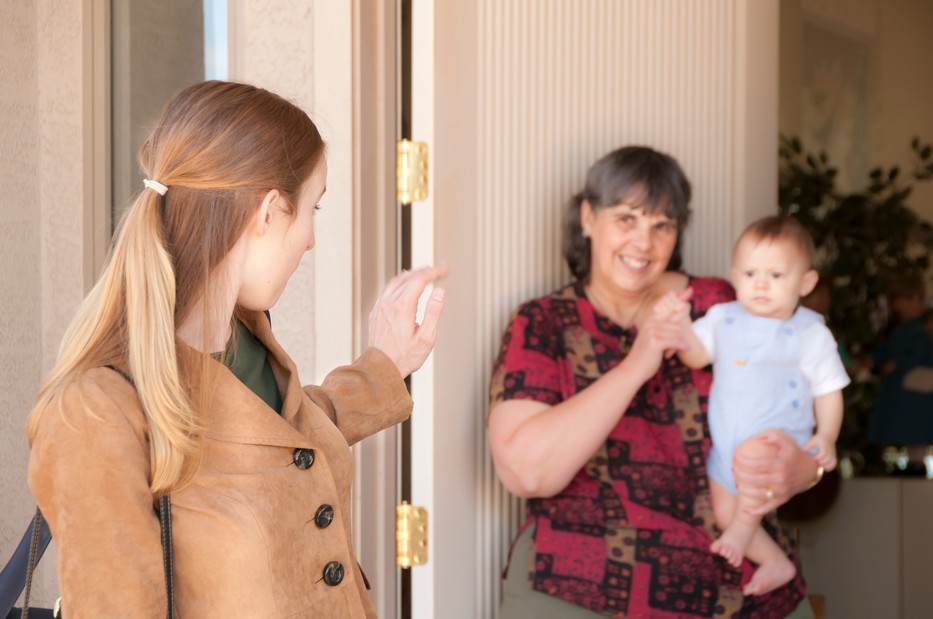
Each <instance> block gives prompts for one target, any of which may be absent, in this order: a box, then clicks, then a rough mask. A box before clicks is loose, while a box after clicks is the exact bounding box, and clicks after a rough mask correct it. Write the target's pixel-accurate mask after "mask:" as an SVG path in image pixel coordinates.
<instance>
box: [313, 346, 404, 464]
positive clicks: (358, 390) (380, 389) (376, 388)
mask: <svg viewBox="0 0 933 619" xmlns="http://www.w3.org/2000/svg"><path fill="white" fill-rule="evenodd" d="M304 390H305V393H306V394H307V395H308V397H309V398H310V399H311V401H312V402H314V403H315V404H316V405H317V406H319V407H320V408H321V410H323V411H324V412H325V413H326V414H327V416H328V417H330V419H331V421H333V422H334V425H336V426H337V428H338V429H339V430H340V432H341V433H342V434H343V435H344V438H346V440H347V443H349V444H350V445H353V444H354V443H356V442H358V441H360V440H362V439H364V438H366V437H367V436H370V435H372V434H375V433H376V432H379V431H380V430H384V429H385V428H388V427H390V426H393V425H395V424H397V423H399V422H401V421H404V420H405V419H407V418H408V416H409V415H410V414H411V409H412V406H413V402H412V400H411V396H410V395H409V393H408V389H407V387H406V386H405V381H403V380H402V378H401V376H399V372H398V369H397V368H396V367H395V365H394V364H393V363H392V361H391V360H390V359H389V358H388V357H387V356H386V355H385V353H383V352H382V351H381V350H379V349H378V348H372V347H370V348H367V349H366V350H364V351H363V354H362V355H360V357H359V359H357V360H356V361H354V362H353V363H351V364H350V365H345V366H342V367H339V368H337V369H335V370H334V371H333V372H331V373H330V374H328V375H327V377H326V378H325V379H324V382H323V383H321V386H320V387H316V386H307V387H305V388H304Z"/></svg>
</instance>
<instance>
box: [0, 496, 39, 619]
mask: <svg viewBox="0 0 933 619" xmlns="http://www.w3.org/2000/svg"><path fill="white" fill-rule="evenodd" d="M51 539H52V533H51V532H50V531H49V525H48V523H47V522H46V521H45V518H43V517H42V512H40V511H39V509H38V508H36V515H35V516H34V517H33V519H32V521H31V523H30V524H29V526H28V527H26V531H25V532H24V533H23V537H22V539H21V540H20V542H19V544H18V545H17V546H16V550H14V551H13V554H12V556H11V557H10V560H9V561H8V562H7V564H6V566H5V567H4V568H3V571H0V617H7V616H8V615H9V614H10V612H11V610H12V609H13V606H14V604H16V600H17V599H19V596H20V594H21V593H22V592H23V590H24V589H25V590H26V596H27V598H26V599H27V600H28V596H29V592H30V590H31V589H32V572H33V569H34V568H35V566H36V564H37V563H38V562H39V559H40V558H41V557H42V553H44V552H45V549H46V548H47V547H48V545H49V541H51ZM23 616H26V615H25V614H24V615H23Z"/></svg>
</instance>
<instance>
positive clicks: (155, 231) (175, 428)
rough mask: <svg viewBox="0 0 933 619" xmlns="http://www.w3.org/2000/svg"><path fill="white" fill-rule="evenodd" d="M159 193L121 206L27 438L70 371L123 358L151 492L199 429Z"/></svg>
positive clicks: (184, 455) (171, 483) (177, 466)
mask: <svg viewBox="0 0 933 619" xmlns="http://www.w3.org/2000/svg"><path fill="white" fill-rule="evenodd" d="M158 201H159V196H158V195H157V194H156V193H155V192H153V191H143V192H142V193H141V194H140V195H139V197H138V198H137V199H136V202H135V203H134V204H133V206H132V207H130V209H129V210H128V211H127V212H126V215H125V217H124V220H123V222H122V224H121V226H120V230H119V231H118V235H117V241H116V243H115V245H114V247H113V250H112V253H111V256H110V260H109V261H108V264H107V266H106V267H105V269H104V272H103V274H102V275H101V278H100V279H99V280H98V282H97V284H96V285H95V286H94V288H93V289H92V290H91V292H90V294H89V295H88V296H87V298H86V299H85V300H84V303H82V305H81V307H80V308H79V309H78V312H77V314H76V316H75V318H74V319H73V320H72V323H71V325H70V327H69V329H68V331H67V332H66V334H65V338H64V341H63V342H62V347H61V350H60V352H59V357H58V361H57V363H56V365H55V368H54V369H53V370H52V372H51V374H50V375H49V377H48V378H47V379H46V381H45V383H44V384H43V385H42V388H41V389H40V391H39V396H38V400H37V404H36V407H35V408H34V409H33V411H32V413H31V415H30V418H29V424H28V435H29V440H30V442H32V439H33V438H34V437H35V433H36V431H37V428H38V425H39V423H40V421H41V417H42V415H43V414H45V412H46V408H47V404H48V403H49V401H50V399H51V397H52V395H53V394H54V393H56V392H58V391H59V389H60V388H61V387H63V386H64V383H65V382H66V381H67V380H68V379H69V378H70V377H71V376H72V375H74V374H75V373H77V372H79V371H81V370H86V369H89V368H93V367H99V366H101V365H106V364H110V363H114V362H118V361H119V360H121V359H124V358H125V359H126V360H127V361H128V363H129V373H130V375H131V376H132V377H134V381H135V386H136V391H137V393H138V395H139V400H140V402H141V404H142V409H143V412H144V414H145V416H146V421H147V422H148V426H149V461H150V466H151V471H152V472H151V480H150V488H151V490H152V493H153V496H154V497H158V496H161V495H162V494H166V493H168V492H171V491H172V490H174V489H175V488H176V487H177V486H178V485H179V484H180V483H181V482H182V480H183V476H184V473H185V471H186V468H187V464H189V458H191V457H192V456H196V454H197V449H198V436H199V429H198V424H197V416H196V414H195V412H194V410H193V408H192V405H191V402H190V400H189V397H188V394H187V393H186V391H185V389H184V388H183V386H182V382H181V378H180V376H179V371H178V354H177V350H176V346H175V317H174V315H175V274H174V271H173V268H172V260H171V257H170V256H169V254H168V252H166V250H165V247H164V241H163V239H162V232H161V224H160V222H159V206H158ZM124 346H125V348H124Z"/></svg>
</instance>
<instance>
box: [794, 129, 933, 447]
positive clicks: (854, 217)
mask: <svg viewBox="0 0 933 619" xmlns="http://www.w3.org/2000/svg"><path fill="white" fill-rule="evenodd" d="M911 150H912V153H913V159H914V162H913V169H912V170H910V171H908V172H906V173H902V172H901V170H900V169H899V167H897V166H893V167H890V168H883V167H877V168H875V169H873V170H872V171H871V172H870V174H869V175H868V178H867V179H866V184H865V186H864V188H862V189H860V190H857V191H852V192H843V191H840V190H838V189H837V187H836V181H835V179H836V174H837V169H836V168H835V167H834V166H833V165H832V164H831V163H830V161H829V160H828V158H827V156H826V154H825V153H819V154H814V153H810V152H807V151H806V149H805V148H804V146H803V145H802V144H801V143H800V140H799V139H797V138H795V137H785V136H781V139H780V150H779V188H778V211H779V213H780V214H782V215H788V216H793V217H796V218H798V219H799V220H800V222H801V223H802V224H803V225H804V226H806V228H807V229H808V230H810V233H811V234H812V235H813V240H814V242H815V244H816V247H817V265H816V266H817V269H818V270H819V271H820V273H821V274H822V276H824V277H828V278H830V279H831V281H832V284H833V285H832V288H831V293H830V299H831V307H830V313H829V316H828V317H827V323H828V324H829V326H830V328H831V329H832V330H833V332H834V334H835V336H836V339H837V340H838V341H839V342H840V344H841V346H842V347H843V348H844V350H845V352H847V353H848V356H849V357H850V358H852V359H854V360H856V362H855V365H854V366H853V367H854V368H857V367H858V361H857V360H858V359H860V358H862V357H863V356H864V355H867V354H869V353H870V352H871V351H872V350H873V349H874V348H875V346H876V345H877V344H878V342H879V339H880V336H881V331H882V327H883V322H884V320H885V316H886V310H885V301H884V296H885V291H886V290H887V288H888V286H889V284H890V283H891V281H892V280H893V279H894V277H895V276H896V275H898V274H902V273H907V272H918V273H923V272H926V271H927V270H928V269H929V267H930V265H931V263H933V227H931V226H930V224H929V223H927V222H925V221H922V220H921V219H919V218H918V217H917V215H916V214H915V213H914V212H913V211H912V210H911V209H910V208H909V206H908V198H909V197H910V195H911V191H912V189H913V186H914V184H915V183H918V182H923V181H928V180H930V179H931V178H933V148H931V146H930V144H928V143H923V142H921V140H920V139H919V138H914V139H913V141H912V143H911ZM876 388H877V384H876V381H875V380H873V379H872V377H871V376H870V375H868V374H867V373H866V372H858V373H857V376H856V380H853V383H852V385H851V386H850V387H848V388H847V389H846V391H845V398H846V413H845V420H844V422H843V428H842V432H841V434H840V437H839V447H840V450H857V451H862V450H864V448H865V430H866V428H867V425H868V418H869V416H870V414H871V409H872V406H873V403H874V395H875V390H876Z"/></svg>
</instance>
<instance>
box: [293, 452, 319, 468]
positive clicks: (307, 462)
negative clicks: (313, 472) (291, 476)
mask: <svg viewBox="0 0 933 619" xmlns="http://www.w3.org/2000/svg"><path fill="white" fill-rule="evenodd" d="M294 459H295V466H297V467H298V468H300V469H301V470H305V469H310V468H311V465H312V464H314V450H313V449H301V448H299V449H296V450H295V454H294Z"/></svg>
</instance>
